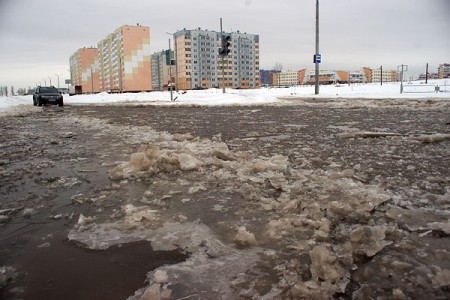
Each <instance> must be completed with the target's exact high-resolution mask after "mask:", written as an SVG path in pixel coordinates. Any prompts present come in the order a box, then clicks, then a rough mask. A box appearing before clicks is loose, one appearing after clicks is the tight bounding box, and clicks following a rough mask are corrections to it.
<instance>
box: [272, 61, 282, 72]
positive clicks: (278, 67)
mask: <svg viewBox="0 0 450 300" xmlns="http://www.w3.org/2000/svg"><path fill="white" fill-rule="evenodd" d="M273 69H274V70H275V71H280V72H281V71H282V70H283V65H282V64H281V63H279V62H276V63H275V66H273Z"/></svg>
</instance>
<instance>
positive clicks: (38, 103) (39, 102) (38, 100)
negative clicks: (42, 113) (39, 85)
mask: <svg viewBox="0 0 450 300" xmlns="http://www.w3.org/2000/svg"><path fill="white" fill-rule="evenodd" d="M37 105H38V106H42V102H41V100H40V99H39V98H38V99H37Z"/></svg>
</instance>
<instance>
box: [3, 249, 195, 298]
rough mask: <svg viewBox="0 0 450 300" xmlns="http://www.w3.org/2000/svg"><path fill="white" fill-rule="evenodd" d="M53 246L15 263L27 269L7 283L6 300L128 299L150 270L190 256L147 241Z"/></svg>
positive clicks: (30, 253) (4, 296)
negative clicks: (104, 246) (107, 245)
mask: <svg viewBox="0 0 450 300" xmlns="http://www.w3.org/2000/svg"><path fill="white" fill-rule="evenodd" d="M51 245H52V246H51V247H50V248H45V247H42V248H37V249H36V250H35V251H29V252H28V254H27V256H26V257H25V258H22V259H21V260H20V263H19V264H17V265H16V267H17V269H18V270H26V273H19V275H18V277H17V279H16V281H15V282H14V283H13V284H10V285H8V286H7V288H8V289H7V290H5V291H3V295H2V296H3V297H2V299H17V298H23V299H55V300H56V299H66V300H68V299H126V298H127V297H128V296H130V295H132V294H133V293H134V291H135V290H137V289H139V288H141V287H142V286H143V285H144V281H145V279H146V275H147V272H149V271H151V270H153V269H155V268H157V267H160V266H162V265H166V264H175V263H179V262H182V261H184V260H185V259H186V258H187V256H186V255H184V254H181V253H180V252H178V251H153V249H152V247H151V245H150V243H149V242H146V241H141V242H134V243H129V244H123V245H115V246H112V247H110V248H109V249H107V250H89V249H84V248H83V247H82V246H81V245H79V244H76V243H73V242H66V241H60V242H57V243H53V242H52V243H51ZM14 291H16V292H19V293H17V294H15V293H14ZM20 291H23V292H22V293H20Z"/></svg>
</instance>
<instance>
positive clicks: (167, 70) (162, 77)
mask: <svg viewBox="0 0 450 300" xmlns="http://www.w3.org/2000/svg"><path fill="white" fill-rule="evenodd" d="M173 60H174V51H173V50H170V52H169V50H163V51H161V52H156V53H154V54H152V56H151V61H152V67H151V70H152V90H153V91H163V90H167V87H168V84H169V82H172V83H174V82H175V78H174V76H175V66H174V65H173V64H172V63H171V62H172V61H173ZM170 75H172V79H171V80H170Z"/></svg>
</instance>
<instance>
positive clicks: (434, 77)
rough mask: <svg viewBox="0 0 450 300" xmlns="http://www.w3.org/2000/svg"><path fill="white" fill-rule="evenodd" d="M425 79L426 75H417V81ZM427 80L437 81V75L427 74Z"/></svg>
mask: <svg viewBox="0 0 450 300" xmlns="http://www.w3.org/2000/svg"><path fill="white" fill-rule="evenodd" d="M425 79H427V75H426V74H425V73H422V74H419V76H418V77H417V80H425ZM428 79H439V74H438V73H428Z"/></svg>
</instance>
